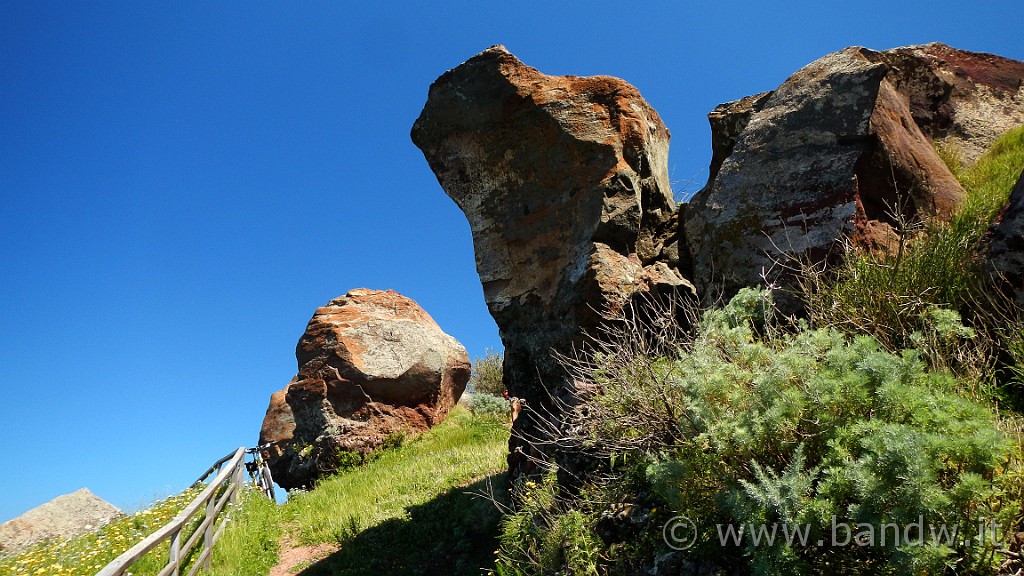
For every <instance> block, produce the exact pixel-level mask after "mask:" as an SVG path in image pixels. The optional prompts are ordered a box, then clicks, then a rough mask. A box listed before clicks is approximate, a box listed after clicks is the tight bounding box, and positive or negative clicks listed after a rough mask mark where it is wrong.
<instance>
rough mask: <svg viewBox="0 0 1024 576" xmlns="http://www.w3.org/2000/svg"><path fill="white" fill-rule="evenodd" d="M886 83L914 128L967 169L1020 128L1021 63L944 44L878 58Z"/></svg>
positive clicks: (1023, 113)
mask: <svg viewBox="0 0 1024 576" xmlns="http://www.w3.org/2000/svg"><path fill="white" fill-rule="evenodd" d="M881 55H882V58H883V61H884V62H885V63H886V64H887V65H888V66H889V67H890V73H889V75H888V76H887V79H888V80H889V82H891V83H892V85H893V86H894V87H895V88H896V90H897V91H898V92H899V93H900V94H902V95H903V96H904V97H905V98H906V99H907V100H908V101H909V104H910V112H911V114H912V115H913V118H914V122H915V123H917V125H918V126H919V127H920V128H921V130H922V131H923V132H924V133H925V135H927V136H928V137H929V138H931V139H933V140H934V141H935V142H936V144H937V145H938V146H940V147H947V148H951V149H952V151H953V152H955V153H958V154H960V155H961V156H962V158H963V160H964V161H965V162H967V163H968V164H970V163H973V162H974V161H975V160H977V159H978V157H979V156H981V154H982V153H984V152H985V150H987V149H988V147H989V146H990V145H991V144H992V142H994V141H995V140H996V138H998V137H999V136H1001V135H1002V134H1003V133H1004V132H1006V131H1007V130H1009V129H1010V128H1013V127H1015V126H1019V125H1021V124H1024V85H1022V80H1024V62H1020V61H1017V60H1010V59H1009V58H1003V57H1002V56H996V55H993V54H983V53H979V52H967V51H966V50H957V49H956V48H951V47H949V46H946V45H945V44H939V43H933V44H925V45H923V46H908V47H904V48H894V49H892V50H886V51H885V52H882V53H881Z"/></svg>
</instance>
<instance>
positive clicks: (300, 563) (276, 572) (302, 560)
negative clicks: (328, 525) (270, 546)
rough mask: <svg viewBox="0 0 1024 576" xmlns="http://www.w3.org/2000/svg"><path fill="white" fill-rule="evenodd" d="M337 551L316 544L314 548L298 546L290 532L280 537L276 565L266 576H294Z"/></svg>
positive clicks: (327, 546) (331, 545)
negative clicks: (279, 551)
mask: <svg viewBox="0 0 1024 576" xmlns="http://www.w3.org/2000/svg"><path fill="white" fill-rule="evenodd" d="M337 551H338V547H337V546H335V545H333V544H317V545H316V546H299V545H297V544H296V542H295V539H294V538H293V537H292V535H291V532H290V531H287V530H286V532H285V535H284V536H282V537H281V553H280V555H279V556H278V560H277V565H275V566H274V567H273V568H271V569H270V574H269V575H268V576H295V574H298V573H299V572H301V571H303V570H305V569H306V568H308V567H309V566H311V565H313V564H315V563H317V562H318V561H320V560H323V559H324V558H326V557H328V556H330V555H331V554H333V553H334V552H337Z"/></svg>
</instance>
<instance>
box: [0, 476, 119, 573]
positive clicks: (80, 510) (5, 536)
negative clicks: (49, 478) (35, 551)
mask: <svg viewBox="0 0 1024 576" xmlns="http://www.w3.org/2000/svg"><path fill="white" fill-rule="evenodd" d="M121 516H124V513H122V512H121V511H120V510H118V509H117V507H115V506H114V505H113V504H111V503H109V502H107V501H106V500H103V499H102V498H100V497H99V496H96V495H95V494H93V493H92V492H90V491H89V489H88V488H82V489H80V490H76V491H75V492H72V493H71V494H65V495H63V496H58V497H56V498H54V499H53V500H50V501H49V502H47V503H45V504H42V505H39V506H36V507H35V508H33V509H31V510H29V511H28V512H25V513H24V514H22V515H21V516H18V517H17V518H15V519H13V520H9V521H7V522H4V523H3V524H0V555H4V556H6V555H14V554H19V553H21V552H24V551H25V550H27V549H28V548H30V547H31V546H32V545H34V544H38V543H39V542H42V541H43V540H50V539H65V538H72V537H74V536H81V535H82V534H86V533H89V532H92V531H93V530H98V529H99V528H101V527H102V526H104V525H106V524H108V523H109V522H110V521H111V520H114V519H116V518H119V517H121Z"/></svg>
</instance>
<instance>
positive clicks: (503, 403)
mask: <svg viewBox="0 0 1024 576" xmlns="http://www.w3.org/2000/svg"><path fill="white" fill-rule="evenodd" d="M469 410H470V411H471V412H473V414H475V415H477V416H494V417H498V418H507V417H508V415H509V408H508V400H506V399H504V398H502V397H501V396H495V395H494V394H488V393H486V392H477V393H476V394H473V396H472V398H470V400H469Z"/></svg>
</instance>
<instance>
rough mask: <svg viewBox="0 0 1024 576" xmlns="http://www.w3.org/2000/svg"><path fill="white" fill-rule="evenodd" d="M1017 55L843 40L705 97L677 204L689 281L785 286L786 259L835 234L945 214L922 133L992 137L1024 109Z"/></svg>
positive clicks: (939, 174)
mask: <svg viewBox="0 0 1024 576" xmlns="http://www.w3.org/2000/svg"><path fill="white" fill-rule="evenodd" d="M943 57H945V58H949V60H942V58H943ZM982 62H988V63H989V64H990V68H984V66H983V65H982V64H981V63H982ZM1017 64H1019V63H1014V62H1013V61H1010V60H1006V59H1000V58H998V57H991V56H988V55H978V54H972V53H968V52H963V51H958V50H953V49H951V48H948V47H946V46H942V45H936V44H931V45H928V46H923V47H910V48H900V49H896V50H893V51H888V52H875V51H872V50H867V49H864V48H847V49H845V50H842V51H840V52H836V53H833V54H829V55H827V56H825V57H824V58H822V59H820V60H818V61H816V62H813V63H811V64H809V65H808V66H806V67H804V68H802V69H801V70H799V71H798V72H797V73H795V74H794V75H793V76H791V77H790V78H789V79H788V80H787V81H786V82H785V83H784V84H783V85H782V86H780V87H779V88H778V89H777V90H774V91H773V92H769V93H765V94H759V95H757V96H752V97H748V98H745V99H743V100H740V101H737V102H734V103H730V104H724V105H722V106H719V107H718V108H716V109H715V111H713V112H712V113H711V114H710V115H709V120H710V122H711V126H712V131H713V136H712V140H713V152H714V156H713V159H712V165H711V176H710V179H709V181H708V184H707V186H705V188H704V189H703V190H701V191H700V192H698V193H697V194H696V195H695V197H694V199H693V201H692V202H691V203H690V205H688V206H687V207H686V210H685V222H684V227H685V236H686V238H687V239H688V240H689V244H688V245H689V248H690V252H691V256H692V259H693V278H694V281H695V283H696V284H697V287H698V289H699V290H700V291H701V293H702V294H709V295H711V296H714V297H717V296H719V295H720V294H721V293H723V292H724V293H725V294H726V295H728V294H731V293H733V292H735V290H737V289H739V288H740V287H743V286H749V285H757V284H762V283H764V282H768V283H772V284H786V283H787V281H788V278H789V272H790V271H791V270H792V268H793V267H794V266H793V265H794V264H795V262H796V261H797V260H799V261H803V262H821V261H823V260H826V259H828V258H830V257H831V256H838V255H839V254H840V253H841V244H842V243H844V242H846V241H847V240H852V241H853V242H855V243H857V244H859V245H861V246H864V247H868V248H871V249H878V250H893V249H894V248H895V247H896V246H897V244H898V235H899V225H900V223H901V221H902V222H913V221H915V220H920V219H922V218H926V217H928V218H939V219H946V218H948V217H949V216H950V215H951V214H952V213H953V212H954V211H955V210H956V208H957V207H958V206H959V205H960V203H961V201H962V200H963V197H964V194H965V193H964V190H963V188H962V187H961V186H960V184H959V183H958V182H957V180H956V178H955V177H954V176H953V174H952V173H951V172H950V171H949V169H948V168H947V167H946V165H945V163H944V162H943V161H942V159H941V158H940V157H939V155H938V153H937V152H936V149H935V147H934V146H933V143H932V139H933V138H943V139H944V142H947V143H955V145H956V146H957V147H958V148H959V149H962V150H964V151H969V149H972V148H971V147H972V146H979V147H982V148H983V147H984V146H987V145H988V144H989V143H991V141H992V140H993V139H994V134H997V133H998V132H999V130H1000V129H1002V127H1003V126H1004V125H1005V124H1007V123H1008V122H1012V121H1013V120H1012V119H1014V118H1017V117H1018V114H1021V113H1024V108H1022V107H1021V106H1020V101H1021V99H1020V96H1021V94H1020V82H1021V79H1020V78H1018V79H1017V80H1016V83H1014V81H1013V80H1012V76H1013V74H1017V73H1018V68H1019V67H1018V66H1017ZM964 70H967V71H968V72H970V74H973V76H971V75H970V74H967V72H964ZM965 74H967V76H966V78H968V79H967V80H965ZM1021 78H1024V76H1021ZM944 79H945V80H944ZM943 82H945V84H944V83H943ZM1011 84H1012V85H1013V87H1012V89H1011ZM943 87H945V88H943ZM997 102H1002V103H1003V104H1005V105H1006V106H1007V107H1008V108H1007V109H1006V110H1004V111H1002V112H1000V113H998V114H996V115H995V116H996V117H995V118H994V119H992V120H991V121H990V122H988V121H986V120H985V119H984V114H979V110H992V109H994V108H996V107H997V104H996V103H997ZM919 122H920V123H921V124H922V125H923V126H924V127H925V129H924V130H922V126H921V125H919ZM986 122H988V123H987V124H986ZM968 143H969V144H970V146H968ZM948 145H950V146H952V145H954V144H948ZM968 156H970V154H968ZM969 159H970V158H969ZM794 259H795V260H794ZM781 304H783V306H784V307H788V308H790V309H795V308H796V307H797V306H796V304H795V303H793V302H786V301H785V300H783V301H782V302H781Z"/></svg>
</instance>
